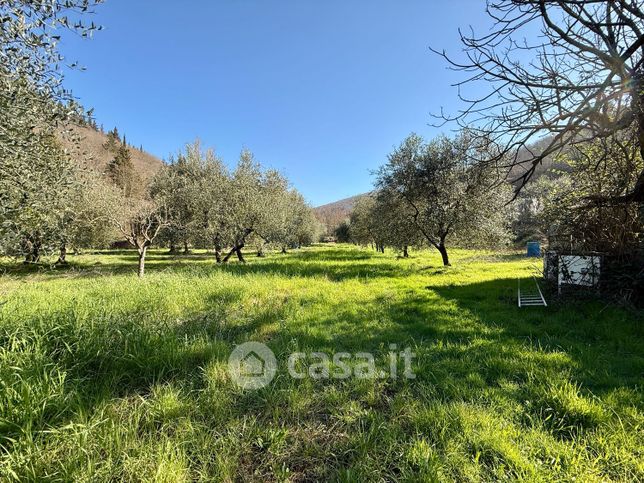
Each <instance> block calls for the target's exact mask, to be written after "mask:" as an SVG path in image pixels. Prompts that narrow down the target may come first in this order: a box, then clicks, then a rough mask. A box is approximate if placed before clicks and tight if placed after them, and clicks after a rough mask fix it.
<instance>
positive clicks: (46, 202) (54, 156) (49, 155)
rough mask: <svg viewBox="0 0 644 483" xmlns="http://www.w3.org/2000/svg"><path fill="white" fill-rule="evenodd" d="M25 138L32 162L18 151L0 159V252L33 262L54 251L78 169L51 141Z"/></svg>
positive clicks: (65, 221)
mask: <svg viewBox="0 0 644 483" xmlns="http://www.w3.org/2000/svg"><path fill="white" fill-rule="evenodd" d="M30 138H31V140H30V146H29V148H28V149H29V151H31V152H33V153H34V154H37V155H36V156H35V157H30V158H24V157H23V155H24V154H25V152H24V151H22V150H21V151H20V152H19V153H16V155H11V154H9V153H7V155H6V156H5V157H2V158H0V163H1V166H0V250H1V251H2V252H3V253H5V254H9V255H15V256H18V255H24V256H25V257H26V261H29V262H37V261H38V260H39V259H40V255H41V253H42V252H51V251H52V250H57V249H58V248H59V246H60V244H61V242H62V240H63V238H64V232H65V229H66V227H67V225H68V221H69V220H68V214H69V212H70V210H72V206H73V205H74V202H75V198H76V196H77V194H78V193H79V190H80V189H81V187H80V184H79V178H78V177H77V174H76V173H77V171H78V165H77V164H76V163H75V162H74V161H73V160H71V159H70V158H69V156H68V154H67V153H66V152H64V151H63V150H62V148H61V147H60V145H59V143H58V142H57V141H56V140H55V138H54V137H53V136H51V135H36V134H33V135H32V136H30ZM34 138H35V139H34Z"/></svg>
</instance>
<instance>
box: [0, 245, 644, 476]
mask: <svg viewBox="0 0 644 483" xmlns="http://www.w3.org/2000/svg"><path fill="white" fill-rule="evenodd" d="M453 261H454V266H453V267H451V268H443V267H442V266H441V261H440V257H439V256H437V255H436V254H434V253H431V252H423V253H414V254H413V256H412V258H411V259H398V258H396V257H395V256H394V255H393V254H391V253H387V254H384V255H383V254H375V253H373V252H371V251H368V250H361V249H358V248H353V247H349V246H338V247H313V248H308V249H303V250H298V251H297V252H293V253H291V254H288V255H281V254H277V253H274V254H270V255H269V256H268V257H267V258H265V259H249V263H248V264H247V265H245V266H243V265H239V264H232V265H230V266H216V265H215V264H214V263H213V261H212V260H211V259H210V257H209V256H207V255H206V254H203V253H197V254H193V255H190V256H181V257H170V256H169V255H165V254H164V253H163V252H160V251H157V252H153V253H152V254H151V255H150V260H149V262H148V274H147V275H146V278H145V279H143V280H138V279H137V278H136V275H135V273H134V271H135V267H136V265H135V256H134V255H133V254H131V253H129V252H111V253H104V254H96V255H85V256H80V257H75V258H74V259H73V262H72V265H71V267H69V268H65V269H63V270H61V269H56V270H49V269H41V270H37V269H33V268H23V267H18V266H15V265H12V264H10V263H9V262H7V263H5V266H4V268H5V271H6V273H5V274H4V275H3V276H2V278H0V303H3V305H2V306H0V479H6V480H16V481H29V480H31V481H42V480H48V481H101V480H125V481H186V480H203V481H213V480H219V481H242V480H243V481H252V480H256V481H267V480H269V481H271V480H272V481H302V480H309V481H314V480H338V481H379V480H407V481H409V480H412V481H417V480H424V481H446V480H447V481H449V480H453V481H479V480H489V481H497V480H501V479H519V480H529V481H553V480H562V481H570V480H572V479H573V478H575V479H576V480H577V481H607V480H613V481H635V480H642V479H644V463H643V462H644V454H643V452H644V451H643V448H644V434H643V428H644V404H643V403H644V400H643V397H642V375H643V373H644V342H643V337H642V316H641V314H637V313H631V312H629V311H627V310H625V309H619V308H616V307H610V306H606V305H605V304H603V303H601V302H600V301H590V302H588V301H585V302H583V303H581V302H580V303H566V304H559V303H557V302H556V301H554V303H552V304H551V306H550V307H548V308H547V309H543V308H538V309H537V308H535V309H519V308H517V307H516V299H515V295H516V294H515V290H516V279H517V277H521V278H527V277H529V275H530V273H531V271H532V270H533V268H534V267H533V262H530V261H528V260H526V259H524V258H522V257H520V256H512V255H499V256H497V255H494V254H492V253H484V252H470V251H457V252H455V253H454V255H453ZM248 340H256V341H261V342H264V343H266V344H267V345H269V346H270V347H271V349H272V350H273V351H274V352H275V354H276V355H277V357H278V360H279V361H280V362H284V361H285V360H286V358H287V357H288V354H289V353H291V352H293V351H318V352H327V353H329V354H331V353H333V352H336V351H368V352H372V353H374V354H375V356H376V358H378V359H379V360H384V358H385V357H386V354H387V352H388V351H389V344H391V343H395V344H397V346H398V347H400V348H404V347H407V346H408V347H411V348H412V349H413V351H414V352H415V353H416V354H417V357H416V359H415V363H414V372H415V374H416V378H415V379H412V380H406V379H404V378H398V379H395V380H393V379H375V380H364V379H356V378H350V379H346V380H333V379H329V380H321V381H316V380H311V379H308V378H307V379H303V380H296V379H292V378H290V377H289V376H288V373H287V372H286V370H283V369H284V365H283V364H282V365H281V366H280V371H279V372H278V375H277V377H276V378H275V379H274V380H273V382H272V383H271V384H270V385H269V386H268V387H266V388H264V389H261V390H257V391H244V390H242V389H239V388H238V387H237V386H236V385H235V384H234V383H233V381H231V379H230V377H229V375H228V373H227V359H228V356H229V354H230V352H231V350H232V349H233V347H235V345H236V344H239V343H241V342H245V341H248Z"/></svg>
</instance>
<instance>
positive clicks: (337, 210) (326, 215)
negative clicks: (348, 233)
mask: <svg viewBox="0 0 644 483" xmlns="http://www.w3.org/2000/svg"><path fill="white" fill-rule="evenodd" d="M368 195H369V193H363V194H360V195H356V196H352V197H350V198H345V199H343V200H338V201H334V202H333V203H327V204H326V205H322V206H318V207H317V208H314V209H313V211H314V213H315V216H316V217H317V219H318V220H319V221H320V223H322V224H323V225H324V226H325V227H326V232H327V235H332V234H333V232H334V231H335V229H336V228H337V227H338V226H340V224H341V223H342V222H343V221H346V220H347V219H348V218H349V216H350V215H351V212H352V211H353V207H354V206H355V205H356V203H357V202H358V200H359V199H360V198H363V197H365V196H368Z"/></svg>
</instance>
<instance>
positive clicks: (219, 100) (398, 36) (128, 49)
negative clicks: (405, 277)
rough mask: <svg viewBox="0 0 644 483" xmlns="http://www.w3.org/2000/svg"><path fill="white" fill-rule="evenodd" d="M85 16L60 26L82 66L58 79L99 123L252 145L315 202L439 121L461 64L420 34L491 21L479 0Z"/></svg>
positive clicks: (229, 0) (452, 99)
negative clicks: (85, 36)
mask: <svg viewBox="0 0 644 483" xmlns="http://www.w3.org/2000/svg"><path fill="white" fill-rule="evenodd" d="M93 20H94V21H95V22H96V23H98V24H100V25H103V26H104V30H103V31H101V32H98V33H97V34H96V35H95V36H94V38H93V39H92V40H90V41H84V40H82V39H80V38H76V37H72V38H70V37H66V38H65V40H64V43H63V46H62V48H63V52H64V54H65V55H66V57H67V60H69V61H71V60H77V61H79V62H80V63H81V64H82V65H83V66H84V67H86V70H85V71H82V72H80V71H75V72H70V73H68V74H67V77H66V82H67V86H68V87H69V88H71V89H72V91H73V92H74V94H75V95H76V96H77V97H78V98H79V99H80V101H81V102H82V103H83V105H85V106H86V107H88V108H89V107H94V108H95V115H96V118H97V121H98V122H99V123H102V124H104V126H105V128H106V129H108V128H111V127H113V126H118V128H119V130H120V131H121V132H124V133H126V135H127V137H128V140H129V141H130V142H132V143H133V144H135V145H139V144H142V145H143V147H144V149H146V150H147V151H149V152H151V153H153V154H155V155H157V156H159V157H161V158H164V159H167V158H168V156H169V155H170V154H171V153H176V152H177V151H178V150H179V149H180V148H181V147H182V146H183V145H185V144H186V143H187V142H190V141H192V140H194V139H195V138H200V139H201V140H202V142H203V144H204V145H206V146H209V147H213V148H214V149H215V151H216V152H217V153H218V154H219V155H220V156H222V157H223V158H224V159H225V160H226V162H227V163H228V164H233V163H234V162H235V161H236V159H237V157H238V155H239V152H240V151H241V149H242V148H244V147H245V148H248V149H250V150H251V151H253V152H254V153H255V156H256V158H257V159H258V160H259V161H260V162H261V163H262V164H263V165H265V166H270V167H274V168H277V169H280V170H281V171H282V172H283V173H284V174H286V175H287V176H288V177H289V179H290V180H291V182H292V183H293V185H294V186H295V187H296V188H298V189H299V190H300V191H301V192H302V193H303V194H304V196H305V197H306V198H307V200H308V201H309V202H310V203H312V204H313V205H314V206H317V205H320V204H323V203H327V202H330V201H335V200H338V199H341V198H345V197H348V196H352V195H354V194H358V193H363V192H365V191H368V190H369V189H370V187H371V183H372V176H371V171H373V170H374V169H376V168H377V167H378V166H379V165H380V164H382V163H383V162H384V161H386V156H387V153H389V152H390V151H391V149H392V148H393V147H394V146H395V145H397V144H398V143H399V142H400V141H402V139H403V138H404V137H405V136H406V135H407V134H409V133H410V132H412V131H414V132H417V133H419V134H422V135H424V136H427V137H431V136H433V135H435V134H437V133H438V132H439V130H437V129H435V128H433V127H431V126H430V125H429V124H430V123H432V122H433V121H432V118H431V115H430V114H431V113H436V112H437V111H439V110H440V108H441V106H442V107H444V108H446V109H447V110H449V111H454V110H455V109H457V108H458V106H459V104H458V102H457V97H456V95H457V92H456V89H455V88H453V87H450V84H451V83H453V82H454V81H455V80H457V79H459V78H460V77H459V75H458V74H456V73H453V72H450V71H448V70H447V68H446V65H445V63H444V62H443V61H442V60H441V59H440V58H439V57H438V56H436V55H434V54H432V53H431V52H430V51H429V49H428V47H429V46H430V45H431V46H433V47H435V48H441V49H442V48H445V49H447V50H448V52H453V53H458V52H459V51H460V49H461V47H460V44H459V43H458V32H457V29H458V27H463V28H468V26H469V25H472V26H473V27H474V28H475V29H476V30H477V31H479V32H483V31H485V29H486V28H487V26H488V20H487V18H486V15H485V13H484V1H483V0H452V1H443V0H434V1H431V0H425V1H417V0H388V1H384V0H317V1H314V0H213V1H207V0H200V1H197V0H190V1H181V2H177V1H169V0H156V1H151V0H148V1H144V0H139V1H132V0H107V2H106V3H105V4H103V5H101V6H100V7H99V8H98V9H97V11H96V15H95V16H94V18H93ZM446 129H448V128H446Z"/></svg>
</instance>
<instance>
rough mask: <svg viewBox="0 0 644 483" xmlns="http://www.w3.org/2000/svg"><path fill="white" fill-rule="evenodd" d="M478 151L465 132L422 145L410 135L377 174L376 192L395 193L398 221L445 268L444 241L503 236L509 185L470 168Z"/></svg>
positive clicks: (478, 168) (487, 172)
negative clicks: (398, 204)
mask: <svg viewBox="0 0 644 483" xmlns="http://www.w3.org/2000/svg"><path fill="white" fill-rule="evenodd" d="M481 149H483V148H482V147H481V146H479V145H477V143H476V142H475V139H473V138H471V137H470V135H469V134H468V133H467V132H463V133H461V134H460V135H458V136H456V137H454V138H452V139H450V138H447V137H444V136H442V137H438V138H436V139H434V140H432V141H430V142H429V143H426V142H425V141H424V140H423V139H422V138H421V137H420V136H417V135H415V134H412V135H410V136H409V137H408V138H407V139H405V141H404V142H403V143H402V144H401V145H400V146H399V147H398V148H397V149H395V150H394V151H393V152H392V153H391V154H390V155H389V161H388V163H387V164H385V165H384V166H382V167H381V168H380V169H379V171H378V173H377V180H376V186H377V188H378V189H380V190H383V191H386V192H388V193H392V194H395V196H396V197H397V198H399V199H400V200H401V202H402V206H404V207H405V211H404V212H403V216H405V218H406V219H407V220H408V222H409V223H411V224H412V225H413V227H415V228H416V229H417V230H418V231H419V232H420V233H421V234H422V236H423V237H424V239H425V240H426V242H427V243H428V244H429V245H431V246H433V247H435V248H436V249H437V250H438V251H439V252H440V254H441V257H442V259H443V264H444V265H449V264H450V262H449V256H448V253H447V241H448V238H449V237H455V236H457V235H458V236H459V238H460V239H461V240H462V239H463V238H464V237H465V238H466V237H480V238H486V237H487V238H490V240H491V241H494V240H495V239H497V237H499V236H500V234H501V233H502V232H503V231H504V228H505V224H506V223H507V219H506V217H505V216H504V212H505V208H504V207H505V204H506V202H507V201H508V197H507V190H508V189H509V186H508V185H506V184H503V183H501V184H499V183H497V182H496V173H495V172H492V171H491V170H488V169H486V168H485V167H483V166H481V165H479V164H477V163H475V161H474V160H475V159H476V157H477V156H478V155H480V150H481Z"/></svg>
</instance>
